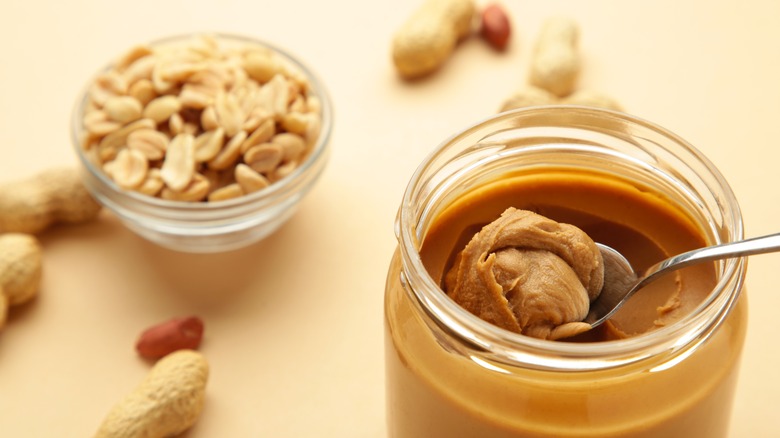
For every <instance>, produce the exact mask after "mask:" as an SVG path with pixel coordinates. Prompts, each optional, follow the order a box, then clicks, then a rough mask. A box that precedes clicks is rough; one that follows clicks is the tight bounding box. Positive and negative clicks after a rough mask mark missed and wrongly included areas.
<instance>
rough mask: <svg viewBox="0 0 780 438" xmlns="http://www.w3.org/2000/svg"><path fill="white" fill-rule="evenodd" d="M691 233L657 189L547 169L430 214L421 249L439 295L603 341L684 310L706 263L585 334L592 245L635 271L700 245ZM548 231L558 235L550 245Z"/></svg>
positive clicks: (594, 280) (542, 332)
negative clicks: (651, 190) (622, 257)
mask: <svg viewBox="0 0 780 438" xmlns="http://www.w3.org/2000/svg"><path fill="white" fill-rule="evenodd" d="M510 182H511V183H510ZM569 224H570V225H569ZM572 228H573V229H575V230H578V231H579V230H581V231H580V232H579V233H578V232H575V231H572ZM580 233H582V234H580ZM699 233H700V232H699V231H698V230H696V229H695V227H693V226H692V224H691V223H690V222H689V221H688V219H687V218H685V216H684V215H683V214H681V212H679V211H676V210H675V209H674V208H672V207H671V206H670V204H667V203H666V202H665V201H664V200H663V199H661V198H659V197H658V196H657V195H653V194H650V193H648V192H644V191H642V190H640V189H637V188H636V187H631V186H630V185H627V184H626V185H623V184H622V183H620V182H617V181H612V180H609V179H605V178H602V177H600V176H597V175H592V174H588V173H582V174H572V173H568V172H562V173H556V172H554V171H551V172H548V173H545V174H543V175H518V176H516V177H511V178H506V179H504V180H503V182H500V183H496V184H494V185H491V186H490V187H489V188H485V189H484V190H477V191H475V192H472V193H471V194H470V196H469V197H468V198H466V199H464V200H462V201H461V202H459V203H456V204H455V205H453V206H452V207H450V208H449V209H447V210H445V211H444V212H442V214H441V215H440V216H439V217H438V219H437V221H436V224H435V226H434V227H432V229H431V230H430V232H429V233H428V235H427V236H426V239H425V242H424V244H423V247H422V249H421V256H422V258H423V261H424V263H425V265H426V268H427V269H428V272H429V274H430V275H431V276H432V277H433V278H434V279H436V280H437V281H438V282H439V283H440V285H441V287H442V289H443V290H444V292H445V293H447V295H448V296H450V297H451V298H452V299H453V300H454V301H456V302H458V303H459V304H460V305H461V306H462V307H464V308H466V309H467V310H469V311H470V312H471V313H474V314H475V315H477V316H479V317H480V318H482V319H484V320H486V321H488V322H490V323H492V324H494V325H497V326H499V327H501V328H504V329H507V330H510V331H513V332H516V333H522V334H525V335H528V336H534V337H538V338H546V339H556V340H566V341H604V340H610V339H617V338H625V337H631V336H635V335H638V334H641V333H645V332H647V331H650V330H653V329H655V328H657V327H660V326H664V325H668V324H670V323H671V322H673V321H676V320H679V319H680V318H682V317H683V316H684V315H686V314H688V313H690V312H691V311H692V310H693V308H695V307H696V306H697V305H698V304H699V303H700V302H701V301H702V300H703V299H704V296H705V295H706V294H707V293H708V292H709V291H710V290H712V287H713V285H714V281H713V267H712V266H710V265H706V264H705V265H700V266H695V267H689V268H685V269H684V270H682V271H680V272H678V273H674V274H671V275H668V276H666V277H663V278H661V279H659V280H657V281H656V282H654V283H652V284H651V285H649V286H648V287H646V288H644V289H643V290H642V292H641V293H639V294H636V295H635V296H634V297H632V299H631V300H630V301H629V302H628V303H627V304H626V305H625V306H624V307H623V308H622V309H621V311H620V312H618V313H617V314H616V315H615V316H614V317H613V318H612V319H611V320H610V321H609V322H608V323H607V324H604V325H603V326H601V327H599V329H597V330H592V331H587V328H586V327H585V324H583V323H581V322H580V321H581V320H582V319H584V317H585V315H587V312H588V310H589V308H590V302H591V301H592V300H594V299H595V298H596V296H597V295H598V293H599V291H600V288H601V285H600V284H601V283H600V282H601V281H602V280H603V274H602V273H601V272H602V271H600V270H601V269H603V268H602V265H601V263H602V261H601V258H600V254H599V253H598V251H597V249H596V247H595V244H594V243H593V242H600V243H604V244H606V245H608V246H611V247H613V248H615V249H617V250H618V251H620V252H621V253H622V254H623V255H625V256H626V257H627V258H628V260H629V261H630V262H631V264H632V266H634V267H635V269H636V270H638V271H641V270H644V269H646V268H647V267H649V266H650V265H652V264H654V263H656V262H658V261H660V260H663V259H665V258H667V257H669V256H671V255H674V254H679V253H681V252H684V251H687V250H689V249H692V248H697V247H701V246H704V245H705V242H704V241H703V240H702V237H701V235H700V234H699ZM555 236H557V237H558V238H560V239H561V240H560V241H558V243H556V244H553V243H551V240H554V239H553V238H554V237H555ZM562 236H565V237H562ZM575 236H576V237H575ZM554 246H557V247H556V248H555V249H553V247H554ZM543 253H548V254H543ZM531 274H533V275H531ZM583 290H584V291H587V292H583ZM588 327H589V326H588ZM578 333H580V334H579V335H578ZM563 338H565V339H563Z"/></svg>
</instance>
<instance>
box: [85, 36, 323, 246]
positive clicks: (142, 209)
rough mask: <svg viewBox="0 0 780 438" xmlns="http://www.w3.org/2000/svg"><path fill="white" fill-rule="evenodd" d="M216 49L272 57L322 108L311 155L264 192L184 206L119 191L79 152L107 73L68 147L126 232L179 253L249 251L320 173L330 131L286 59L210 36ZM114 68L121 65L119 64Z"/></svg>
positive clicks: (299, 65)
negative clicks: (226, 46) (89, 113)
mask: <svg viewBox="0 0 780 438" xmlns="http://www.w3.org/2000/svg"><path fill="white" fill-rule="evenodd" d="M194 36H197V35H183V36H176V37H171V38H166V39H163V40H158V41H155V42H151V43H149V44H148V45H147V46H148V47H151V48H160V47H165V46H166V45H168V44H178V43H180V42H182V41H185V40H186V39H191V38H193V37H194ZM208 36H209V37H210V38H212V39H213V40H214V41H216V42H218V43H220V44H223V43H224V44H252V45H254V46H258V47H261V48H265V49H266V50H270V51H271V52H273V53H274V54H275V56H277V57H278V59H281V60H283V62H286V63H287V65H289V66H292V67H293V68H294V69H296V70H297V71H298V72H299V73H301V74H302V75H303V77H304V78H305V79H306V80H307V81H308V84H309V88H308V93H307V95H306V96H307V98H308V97H311V96H315V97H316V98H318V99H319V102H320V110H319V112H320V122H321V126H320V130H319V134H318V135H317V136H316V140H313V139H312V140H311V141H310V142H309V147H308V152H307V153H306V155H305V156H304V158H303V159H302V160H301V161H300V163H299V164H298V166H297V167H296V168H295V169H294V170H293V171H292V172H289V173H288V174H286V176H283V177H281V178H280V179H278V180H275V181H273V182H272V183H271V184H270V185H268V186H267V187H265V188H263V189H260V190H259V191H254V192H251V193H248V194H244V195H241V196H239V197H235V198H232V199H225V200H220V201H208V202H187V201H180V200H170V199H162V198H159V197H154V196H149V195H146V194H142V193H139V192H137V191H133V190H129V189H125V188H122V187H120V185H119V184H117V183H116V182H115V181H114V180H113V179H112V178H111V177H109V176H108V175H107V173H106V172H105V171H104V169H103V167H102V166H101V164H100V163H99V161H97V160H96V157H95V154H90V153H88V151H87V150H86V149H85V147H84V146H83V145H84V144H85V140H86V139H87V136H89V135H90V134H89V133H88V131H87V129H86V128H85V123H84V114H85V111H87V107H88V106H89V105H91V103H90V100H91V99H90V97H89V96H90V94H89V93H90V87H91V86H92V84H94V83H95V81H96V79H97V77H98V76H99V75H100V74H101V73H104V72H107V71H108V70H109V69H110V68H112V66H114V65H115V64H109V65H107V66H106V67H105V68H104V69H103V70H101V71H100V72H98V74H96V77H95V78H93V80H91V81H90V82H89V83H88V86H87V87H86V88H85V90H84V92H82V93H81V95H80V96H79V98H78V100H77V102H76V107H75V109H74V111H73V115H72V121H71V124H72V141H73V145H74V146H75V150H76V153H77V155H78V158H79V160H80V162H81V164H82V165H83V172H82V173H83V180H84V184H85V186H86V187H87V189H88V190H89V191H90V192H91V193H92V195H93V196H94V197H95V199H96V200H97V201H98V202H100V203H101V204H102V205H104V206H105V207H106V208H107V209H108V210H110V211H111V212H113V213H114V214H115V215H116V216H117V217H118V218H119V219H120V220H121V222H122V223H123V224H124V225H125V226H127V227H128V228H129V229H131V230H132V231H134V232H135V233H137V234H138V235H140V236H142V237H143V238H145V239H147V240H149V241H151V242H154V243H156V244H158V245H160V246H163V247H167V248H170V249H174V250H177V251H183V252H192V253H209V252H222V251H228V250H233V249H237V248H241V247H244V246H247V245H250V244H252V243H254V242H257V241H258V240H260V239H262V238H264V237H267V236H268V235H269V234H271V233H272V232H274V231H275V230H277V229H278V228H279V227H280V226H281V225H282V224H283V223H284V222H285V221H287V220H288V219H289V218H290V217H291V216H292V214H293V213H294V212H295V210H296V207H297V206H298V204H299V203H300V201H301V200H302V199H303V197H304V195H306V194H307V193H308V192H309V191H310V190H311V188H312V187H313V185H314V184H315V182H316V181H317V180H318V179H319V177H320V176H321V174H322V171H323V170H324V167H325V164H326V161H327V156H328V143H329V139H330V133H331V129H332V124H333V120H332V107H331V105H332V104H331V101H330V98H329V96H328V93H327V91H326V89H325V87H324V86H323V84H322V82H321V81H320V79H319V78H318V76H317V75H316V74H315V73H314V72H313V71H312V70H311V69H310V68H308V67H307V66H306V65H305V64H304V63H303V62H301V61H300V60H299V59H297V58H295V57H294V56H293V55H291V54H289V53H288V52H286V51H284V50H282V49H280V48H279V47H276V46H273V45H271V44H268V43H266V42H263V41H259V40H256V39H254V38H248V37H243V36H235V35H225V34H216V35H215V34H208ZM118 62H119V61H118Z"/></svg>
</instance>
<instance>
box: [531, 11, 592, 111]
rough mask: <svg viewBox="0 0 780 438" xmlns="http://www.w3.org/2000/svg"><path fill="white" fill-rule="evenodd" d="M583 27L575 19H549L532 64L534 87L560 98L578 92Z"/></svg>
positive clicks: (543, 27) (532, 83)
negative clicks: (580, 36)
mask: <svg viewBox="0 0 780 438" xmlns="http://www.w3.org/2000/svg"><path fill="white" fill-rule="evenodd" d="M578 44H579V27H578V26H577V23H576V22H574V21H573V20H571V19H568V18H564V17H555V18H550V19H548V20H547V21H546V22H545V23H544V25H543V26H542V30H541V32H540V34H539V37H538V39H537V41H536V48H535V50H534V53H533V57H532V60H531V71H530V82H531V85H534V86H537V87H539V88H542V89H545V90H547V91H549V92H550V93H553V94H554V95H556V96H558V97H563V96H566V95H568V94H570V93H571V92H572V91H574V88H575V86H576V82H577V78H578V76H579V73H580V54H579V51H578Z"/></svg>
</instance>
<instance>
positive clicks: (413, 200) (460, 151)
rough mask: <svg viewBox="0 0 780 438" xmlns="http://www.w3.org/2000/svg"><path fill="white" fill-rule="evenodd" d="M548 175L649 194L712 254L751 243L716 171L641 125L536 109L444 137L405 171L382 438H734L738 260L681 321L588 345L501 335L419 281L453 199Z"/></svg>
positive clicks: (742, 309) (740, 323)
mask: <svg viewBox="0 0 780 438" xmlns="http://www.w3.org/2000/svg"><path fill="white" fill-rule="evenodd" d="M551 169H554V170H555V172H564V173H565V172H568V171H571V172H582V171H587V172H595V173H598V174H599V175H602V176H605V177H606V178H614V179H615V180H616V181H620V182H621V183H628V184H631V185H633V186H635V187H636V188H638V189H639V190H644V191H647V192H652V193H654V194H655V195H657V196H658V197H659V198H663V199H664V200H666V202H669V203H671V204H674V205H675V208H679V210H680V211H682V212H684V213H685V215H686V216H687V217H688V218H689V219H690V221H691V223H692V224H693V225H695V227H696V228H697V229H698V230H700V232H701V235H702V239H703V241H705V242H707V243H710V244H716V243H723V242H730V241H734V240H739V239H742V238H743V229H742V219H741V213H740V210H739V206H738V204H737V201H736V199H735V197H734V194H733V193H732V191H731V189H730V188H729V186H728V184H727V183H726V181H725V180H724V179H723V177H722V176H721V174H720V173H719V171H718V170H717V169H716V168H715V167H714V166H713V165H712V164H711V163H710V162H709V161H708V160H707V159H706V158H705V157H704V156H703V155H702V154H701V153H700V152H698V151H697V150H696V149H695V148H693V147H692V146H690V145H689V144H687V143H686V142H685V141H684V140H683V139H681V138H680V137H678V136H676V135H674V134H672V133H670V132H669V131H667V130H665V129H663V128H661V127H659V126H656V125H654V124H651V123H648V122H646V121H643V120H640V119H637V118H634V117H632V116H628V115H625V114H620V113H616V112H611V111H606V110H597V109H591V108H584V107H572V106H557V107H537V108H528V109H521V110H516V111H511V112H506V113H501V114H498V115H495V116H493V117H491V118H489V119H487V120H484V121H482V122H480V123H478V124H476V125H474V126H472V127H470V128H468V129H466V130H464V131H463V132H461V133H459V134H457V135H455V136H453V137H451V138H450V139H448V140H447V141H445V142H444V143H443V144H442V145H441V146H440V147H439V148H437V149H436V150H435V151H434V152H433V153H432V154H431V155H430V156H429V157H428V158H427V159H426V160H425V161H424V162H423V163H422V164H421V166H420V167H419V168H418V169H417V171H416V172H415V173H414V175H413V176H412V178H411V181H410V183H409V185H408V188H407V190H406V192H405V194H404V197H403V202H402V205H401V207H400V210H399V214H398V218H397V221H396V225H395V233H396V236H397V238H398V247H397V249H396V251H395V254H394V255H393V258H392V261H391V263H390V268H389V273H388V278H387V284H386V291H385V329H386V342H385V343H386V377H387V415H388V418H387V421H388V431H389V436H390V437H403V438H415V437H426V438H436V437H448V438H455V437H477V436H478V437H481V438H491V437H570V436H584V437H604V436H610V437H613V436H614V437H650V436H653V437H659V436H663V437H677V436H680V437H690V436H697V437H719V436H726V435H727V433H728V424H729V417H730V412H731V405H732V399H733V392H734V388H735V384H736V381H737V374H738V364H739V358H740V355H741V351H742V346H743V343H744V336H745V330H746V324H747V304H746V299H745V298H744V293H742V289H743V281H744V277H745V269H746V264H745V260H744V259H731V260H725V261H722V262H717V263H714V267H713V269H712V275H713V281H712V284H713V285H714V286H713V287H712V288H711V289H710V288H707V289H706V292H707V293H706V294H704V296H703V297H702V299H701V301H700V302H699V303H698V304H697V305H696V306H695V307H694V308H693V309H691V311H690V312H687V313H686V314H685V316H683V317H682V318H681V319H679V320H677V321H676V322H673V323H670V324H669V325H667V326H664V327H659V328H657V329H654V330H651V331H649V332H647V333H645V334H641V335H638V336H634V337H629V338H626V339H618V340H609V341H604V342H582V343H575V342H560V341H547V340H541V339H536V338H531V337H527V336H523V335H520V334H516V333H512V332H509V331H505V330H502V329H500V328H498V327H495V326H492V325H491V324H489V323H487V322H485V321H482V320H480V319H479V318H477V317H476V316H474V315H472V314H471V313H469V312H468V311H466V310H465V309H463V308H461V307H460V306H458V305H457V304H456V303H455V302H454V301H452V300H451V299H450V298H449V297H447V295H446V294H445V293H444V292H443V290H442V289H441V288H440V286H439V283H438V282H437V280H436V279H434V278H433V277H432V276H431V275H430V274H429V272H428V270H426V266H424V264H423V260H422V258H421V256H420V249H421V247H422V245H423V242H424V240H425V237H426V235H427V233H428V232H429V231H430V228H431V224H432V223H433V222H434V221H435V220H436V218H437V217H438V216H439V215H440V214H441V213H442V212H443V211H445V210H446V209H447V208H448V207H449V206H451V205H452V203H453V202H455V201H457V200H458V199H461V198H463V197H464V196H466V194H468V193H474V190H475V189H477V188H480V187H483V186H485V185H486V184H488V183H489V182H491V181H493V182H494V181H497V180H499V179H500V178H502V175H506V174H507V173H509V172H517V171H523V172H526V173H529V174H544V173H545V172H548V171H550V170H551ZM605 214H608V213H605Z"/></svg>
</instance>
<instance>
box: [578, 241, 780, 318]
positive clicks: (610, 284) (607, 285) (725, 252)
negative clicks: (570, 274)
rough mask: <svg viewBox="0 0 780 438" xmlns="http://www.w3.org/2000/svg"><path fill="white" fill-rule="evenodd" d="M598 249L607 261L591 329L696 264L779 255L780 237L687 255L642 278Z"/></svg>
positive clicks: (603, 248)
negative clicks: (647, 290)
mask: <svg viewBox="0 0 780 438" xmlns="http://www.w3.org/2000/svg"><path fill="white" fill-rule="evenodd" d="M596 246H598V248H599V251H601V256H602V258H603V259H604V286H603V287H602V289H601V294H599V296H598V298H596V300H594V301H593V302H592V303H591V305H590V311H589V312H588V316H586V317H585V320H584V322H586V323H588V324H590V325H591V328H595V327H598V326H599V325H601V324H603V323H604V322H605V321H607V320H608V319H609V318H611V317H612V315H614V314H615V312H617V311H618V309H620V308H621V307H622V306H623V304H625V303H626V301H628V300H629V299H630V298H631V297H632V296H633V295H634V294H635V293H636V292H638V291H639V290H640V289H642V288H643V287H645V286H647V285H648V284H649V283H650V282H652V281H654V280H657V279H658V278H660V277H662V276H663V275H666V274H668V273H670V272H673V271H676V270H678V269H681V268H684V267H686V266H690V265H693V264H696V263H702V262H707V261H713V260H721V259H727V258H733V257H743V256H748V255H754V254H764V253H768V252H776V251H780V233H776V234H770V235H767V236H761V237H754V238H752V239H747V240H740V241H737V242H730V243H723V244H720V245H714V246H707V247H704V248H699V249H694V250H691V251H688V252H684V253H682V254H679V255H676V256H674V257H670V258H668V259H666V260H663V261H661V262H659V263H656V264H655V265H653V266H651V267H649V268H648V269H647V270H646V271H645V272H643V273H642V275H639V274H637V272H636V271H635V270H634V268H632V267H631V263H630V262H629V261H628V260H626V258H625V257H623V255H622V254H620V252H618V251H616V250H615V249H612V248H610V247H609V246H607V245H603V244H601V243H596Z"/></svg>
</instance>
